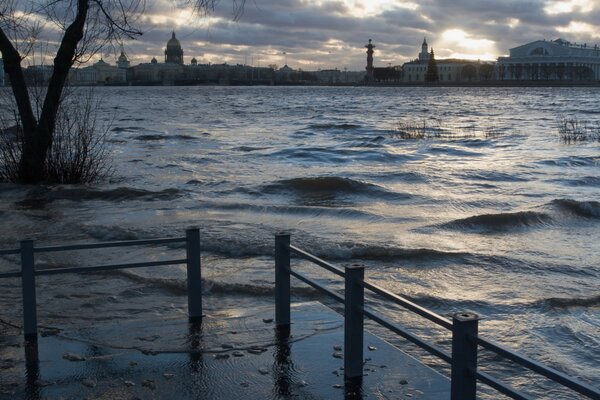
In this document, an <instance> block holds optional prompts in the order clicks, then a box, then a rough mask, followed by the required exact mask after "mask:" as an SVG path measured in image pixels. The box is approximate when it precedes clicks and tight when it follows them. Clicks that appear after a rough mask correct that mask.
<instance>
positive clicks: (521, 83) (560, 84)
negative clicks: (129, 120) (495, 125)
mask: <svg viewBox="0 0 600 400" xmlns="http://www.w3.org/2000/svg"><path fill="white" fill-rule="evenodd" d="M128 86H131V87H169V86H178V87H183V86H221V87H225V86H233V87H235V86H287V87H292V86H294V87H296V86H306V87H309V86H317V87H432V88H441V87H444V88H445V87H457V88H458V87H467V88H468V87H499V88H503V87H506V88H513V87H559V88H568V87H578V88H581V87H585V88H588V87H591V88H594V87H600V81H484V82H481V81H480V82H372V83H364V82H348V83H343V82H341V83H318V82H285V83H284V82H274V83H273V82H268V81H254V82H243V81H238V82H227V83H218V82H206V81H199V82H191V81H185V82H181V83H178V82H175V83H169V84H165V83H163V82H158V81H157V82H131V83H119V84H116V83H108V84H102V83H99V84H95V85H74V86H73V87H128ZM4 87H10V85H6V86H4Z"/></svg>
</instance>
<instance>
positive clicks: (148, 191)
mask: <svg viewBox="0 0 600 400" xmlns="http://www.w3.org/2000/svg"><path fill="white" fill-rule="evenodd" d="M97 94H98V95H100V96H102V97H103V98H104V103H103V108H102V110H101V113H102V118H103V120H105V121H112V126H111V130H112V137H111V143H112V145H113V150H114V160H115V169H116V173H115V175H114V177H113V178H112V179H111V181H110V182H106V183H103V184H100V185H96V186H93V187H81V186H62V187H26V188H24V187H19V186H14V185H1V186H0V218H1V221H2V222H1V225H0V228H2V229H0V248H11V247H16V246H17V243H18V240H20V239H22V238H25V237H35V238H37V240H38V241H39V242H40V243H44V244H49V243H62V242H65V241H107V240H118V239H138V238H139V239H141V238H149V237H163V236H180V235H182V234H183V230H184V229H185V228H186V227H187V226H189V225H198V226H200V228H201V230H202V245H203V252H204V259H203V267H204V276H205V278H206V291H207V295H208V296H211V297H214V298H215V299H218V301H215V302H213V304H215V305H216V304H219V307H223V308H224V309H239V310H243V309H246V308H252V307H257V306H262V305H268V304H271V302H272V298H271V293H272V282H273V279H274V278H273V260H272V248H273V235H274V233H275V232H277V231H280V230H288V231H290V232H291V233H292V242H293V243H294V244H296V245H298V246H300V247H303V248H306V249H307V250H309V251H312V252H314V253H316V254H317V255H319V256H321V257H323V258H325V259H327V260H329V261H332V262H334V263H337V264H338V265H346V264H355V263H361V264H364V265H366V267H367V276H368V278H369V279H371V280H373V281H374V282H376V283H378V284H380V285H382V286H384V287H386V288H388V289H390V290H393V291H395V292H398V293H403V294H406V295H408V296H410V297H411V298H412V299H414V300H415V301H416V302H418V303H419V304H422V305H424V306H427V307H430V308H432V309H434V310H436V311H437V312H439V313H442V314H446V313H450V312H454V311H462V310H465V309H469V310H472V311H475V312H477V313H480V314H482V315H484V316H485V317H486V319H485V320H484V321H483V322H482V326H481V331H482V332H483V334H485V335H486V336H487V337H491V338H494V339H496V340H498V341H500V342H503V343H506V344H508V345H510V346H511V347H513V348H516V349H518V350H520V351H522V352H524V353H526V354H528V355H530V356H532V357H534V358H536V359H539V360H541V361H544V362H545V363H547V364H549V365H551V366H553V367H557V368H559V369H561V370H563V371H566V372H567V373H569V374H571V375H574V376H578V377H581V378H582V379H584V380H586V381H588V382H591V383H593V384H595V385H596V386H599V385H600V367H599V366H598V361H597V360H598V359H600V337H599V336H598V331H599V328H600V308H599V303H600V297H599V293H598V286H599V284H600V267H599V266H600V253H599V251H598V242H597V238H598V237H599V236H600V204H599V203H598V201H597V199H598V195H599V194H600V178H599V176H600V173H599V172H600V152H599V150H600V144H599V143H597V142H588V143H579V144H575V145H566V144H564V143H562V142H561V141H560V140H559V137H558V119H559V118H560V117H561V116H572V117H576V118H578V119H580V120H587V121H589V124H594V123H597V121H600V113H599V112H598V110H597V104H598V96H599V95H600V94H599V92H598V90H597V89H595V88H591V89H589V88H588V89H586V88H573V89H569V88H501V89H497V88H304V87H303V88H281V87H276V88H271V87H267V88H232V87H194V88H102V89H98V90H97ZM424 120H426V121H427V122H425V126H426V127H427V128H428V129H427V130H426V134H425V135H424V136H425V137H422V138H418V139H407V138H406V136H407V135H405V134H403V132H405V131H407V130H408V131H411V130H412V131H413V132H414V130H415V129H416V127H420V126H423V123H424V122H423V121H424ZM408 136H410V135H408ZM417 136H418V135H417ZM181 251H182V250H181V249H180V248H160V249H154V250H152V249H135V250H133V251H122V252H118V253H107V252H106V251H104V252H80V253H70V254H64V255H59V254H54V255H52V257H47V256H45V257H42V256H40V258H39V260H38V261H39V266H40V267H41V268H44V267H50V266H56V265H67V266H69V265H82V264H83V265H95V264H101V263H107V262H133V261H137V260H140V259H160V258H161V257H172V256H174V255H177V256H179V255H181ZM16 261H17V260H16V259H15V258H10V257H5V258H1V259H0V270H1V271H8V270H10V269H12V268H15V266H16V265H17V262H16ZM293 267H294V268H301V269H304V270H306V271H307V272H308V271H310V272H311V273H312V274H313V275H314V276H318V277H319V278H320V280H321V281H322V282H323V283H327V284H330V285H332V287H333V288H335V289H336V290H341V288H342V286H341V285H340V282H338V281H337V280H335V279H334V277H333V276H330V275H328V274H326V273H324V272H322V271H316V270H312V269H310V268H309V267H308V266H307V265H305V264H304V263H303V262H300V261H296V262H294V265H293ZM184 276H185V275H184V273H183V270H182V269H181V268H177V267H176V268H169V267H165V268H155V269H151V270H144V271H129V272H118V273H107V274H101V275H100V274H95V275H85V276H75V277H72V276H64V277H62V276H61V277H49V278H41V279H40V286H39V288H40V289H39V293H38V299H39V318H40V323H41V324H46V325H49V326H57V325H58V326H70V325H72V326H75V327H79V326H84V325H85V324H87V323H89V321H93V322H94V323H98V322H101V321H110V322H111V323H114V322H115V321H119V320H123V321H126V320H127V321H131V320H140V321H141V320H143V319H144V318H148V317H150V316H151V317H153V318H156V317H165V318H167V317H169V316H173V315H174V314H175V315H182V314H183V313H185V307H186V304H187V303H186V301H187V300H186V297H185V290H184V289H185V285H184V281H183V279H184ZM293 284H294V286H296V287H297V288H298V290H297V291H296V293H295V294H296V298H297V299H299V300H313V299H320V297H319V295H318V294H317V293H315V292H314V291H312V290H309V289H307V288H304V287H303V285H301V284H300V283H299V282H297V281H295V282H294V283H293ZM19 298H20V293H19V289H18V285H17V282H14V281H2V282H0V304H2V306H1V307H0V309H1V310H2V311H1V312H0V319H2V320H3V321H6V322H9V323H12V324H20V318H21V317H20V304H19ZM372 305H373V307H374V308H375V309H377V310H379V311H381V312H382V313H384V314H386V315H388V316H389V317H390V318H393V319H395V320H397V321H398V322H401V323H404V324H407V325H410V326H411V327H412V329H413V330H414V331H415V332H417V333H419V334H420V335H423V336H424V337H427V338H428V339H430V340H433V341H436V342H438V344H440V345H442V346H447V345H448V343H449V340H448V335H447V334H444V333H442V332H438V331H437V330H435V329H434V328H433V327H432V326H430V325H428V324H425V323H423V322H422V321H420V320H419V319H417V318H416V317H414V316H412V315H410V314H408V313H405V312H403V311H401V310H399V309H397V308H395V307H393V306H390V305H389V304H387V303H384V302H383V301H380V300H379V299H373V300H372ZM217 308H218V307H217ZM373 329H375V328H373ZM378 332H379V333H380V334H381V335H382V336H384V337H385V338H387V339H388V340H390V341H392V342H393V343H395V344H398V345H401V346H403V348H405V349H406V350H408V351H409V352H411V353H412V354H415V355H417V356H419V355H421V353H420V352H419V351H417V350H415V349H414V348H412V347H411V346H408V345H406V344H405V343H404V342H402V341H401V340H400V339H398V338H396V337H393V336H392V335H390V334H389V333H386V332H384V331H378ZM0 351H3V350H2V345H1V344H0ZM482 360H483V361H484V363H485V362H489V361H491V360H492V358H491V356H486V355H485V354H484V356H483V358H482ZM425 361H426V362H427V363H429V364H430V365H433V366H435V367H436V368H439V370H440V371H442V372H444V371H445V370H444V367H443V366H442V365H441V364H440V363H438V362H437V361H435V360H433V359H431V358H426V359H425ZM493 361H494V362H497V361H498V360H495V359H494V360H493ZM489 365H490V366H489V367H485V366H484V367H483V368H484V369H486V370H490V371H496V373H499V374H500V375H501V376H504V377H506V379H507V380H508V381H510V382H511V383H513V384H515V385H517V386H518V385H522V384H525V385H527V386H526V387H527V390H529V391H530V392H531V393H533V394H535V395H536V396H540V397H544V396H546V397H547V398H572V397H569V396H570V395H569V394H564V393H563V394H561V393H559V392H554V391H553V390H554V389H552V388H549V387H548V386H545V384H542V383H537V382H534V383H533V384H531V376H529V375H526V374H523V373H521V371H520V370H518V369H515V368H514V367H513V366H511V365H510V364H504V363H501V364H495V366H491V364H489ZM561 396H562V397H561Z"/></svg>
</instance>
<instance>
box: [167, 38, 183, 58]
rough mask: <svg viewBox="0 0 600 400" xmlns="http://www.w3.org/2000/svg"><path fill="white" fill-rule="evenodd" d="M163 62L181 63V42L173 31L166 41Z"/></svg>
mask: <svg viewBox="0 0 600 400" xmlns="http://www.w3.org/2000/svg"><path fill="white" fill-rule="evenodd" d="M165 63H170V64H181V65H183V49H182V48H181V43H179V40H177V38H176V37H175V32H173V35H172V36H171V39H169V41H168V42H167V48H166V49H165Z"/></svg>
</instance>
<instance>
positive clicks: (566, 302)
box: [538, 295, 600, 308]
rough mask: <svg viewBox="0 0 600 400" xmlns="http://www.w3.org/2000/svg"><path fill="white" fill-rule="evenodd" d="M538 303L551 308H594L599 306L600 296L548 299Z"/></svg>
mask: <svg viewBox="0 0 600 400" xmlns="http://www.w3.org/2000/svg"><path fill="white" fill-rule="evenodd" d="M538 303H541V304H544V305H548V306H550V307H552V308H571V307H596V306H600V295H598V296H592V297H550V298H548V299H544V300H541V301H540V302H538Z"/></svg>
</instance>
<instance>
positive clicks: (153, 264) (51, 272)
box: [35, 258, 187, 275]
mask: <svg viewBox="0 0 600 400" xmlns="http://www.w3.org/2000/svg"><path fill="white" fill-rule="evenodd" d="M186 262H187V259H185V258H184V259H181V260H165V261H148V262H142V263H132V264H117V265H99V266H95V267H75V268H53V269H43V270H38V271H35V274H36V275H57V274H71V273H79V272H92V271H110V270H115V269H128V268H144V267H159V266H161V265H176V264H185V263H186Z"/></svg>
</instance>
